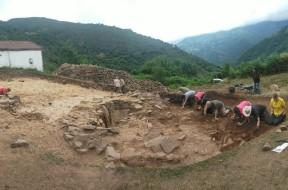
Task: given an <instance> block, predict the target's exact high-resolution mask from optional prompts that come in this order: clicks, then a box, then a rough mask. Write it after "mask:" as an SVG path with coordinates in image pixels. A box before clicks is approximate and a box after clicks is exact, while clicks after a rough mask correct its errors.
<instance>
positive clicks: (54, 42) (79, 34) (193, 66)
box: [0, 18, 216, 77]
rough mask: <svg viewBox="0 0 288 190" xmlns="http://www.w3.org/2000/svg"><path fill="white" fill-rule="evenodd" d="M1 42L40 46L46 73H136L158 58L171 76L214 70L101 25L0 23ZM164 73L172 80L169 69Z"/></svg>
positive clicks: (144, 38) (126, 31)
mask: <svg viewBox="0 0 288 190" xmlns="http://www.w3.org/2000/svg"><path fill="white" fill-rule="evenodd" d="M0 40H31V41H33V42H35V43H37V44H39V45H41V46H42V47H43V57H44V62H45V69H46V70H48V71H52V70H55V69H56V68H57V67H58V66H59V65H61V64H63V63H66V62H67V63H72V64H88V63H89V64H97V65H101V66H105V67H109V68H113V69H121V70H126V71H129V72H131V73H139V72H141V71H142V66H143V65H144V64H145V63H149V64H148V65H150V64H151V62H153V61H154V62H155V61H157V60H158V59H156V58H157V57H162V58H163V57H164V60H169V64H170V63H172V64H173V63H174V62H175V63H177V68H176V70H174V71H173V72H175V73H177V74H179V75H180V76H185V77H193V76H194V77H195V76H196V75H198V74H201V73H207V72H210V71H213V70H214V69H215V68H216V66H214V65H211V64H209V63H207V62H206V61H204V60H202V59H200V58H198V57H195V56H192V55H190V54H188V53H186V52H184V51H182V50H180V49H179V48H177V47H175V46H172V45H170V44H168V43H164V42H162V41H160V40H156V39H153V38H150V37H147V36H143V35H140V34H137V33H135V32H133V31H131V30H129V29H120V28H117V27H113V26H105V25H102V24H80V23H71V22H62V21H57V20H52V19H47V18H19V19H12V20H9V21H7V22H0ZM161 60H163V59H161ZM155 64H157V63H155ZM158 64H160V63H158ZM145 68H147V66H145ZM165 72H166V73H165ZM164 73H165V74H166V75H167V76H168V74H169V77H170V76H172V74H171V69H169V70H165V71H164Z"/></svg>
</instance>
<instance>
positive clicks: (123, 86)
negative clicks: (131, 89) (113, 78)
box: [120, 79, 126, 94]
mask: <svg viewBox="0 0 288 190" xmlns="http://www.w3.org/2000/svg"><path fill="white" fill-rule="evenodd" d="M125 86H126V84H125V81H124V79H120V89H121V92H122V93H123V94H124V93H125Z"/></svg>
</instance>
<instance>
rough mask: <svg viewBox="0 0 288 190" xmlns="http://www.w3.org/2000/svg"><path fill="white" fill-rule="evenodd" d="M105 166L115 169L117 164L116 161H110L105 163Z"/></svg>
mask: <svg viewBox="0 0 288 190" xmlns="http://www.w3.org/2000/svg"><path fill="white" fill-rule="evenodd" d="M105 168H106V169H115V168H116V166H115V163H114V162H108V163H107V164H106V165H105Z"/></svg>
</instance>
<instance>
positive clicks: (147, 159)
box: [0, 64, 270, 168]
mask: <svg viewBox="0 0 288 190" xmlns="http://www.w3.org/2000/svg"><path fill="white" fill-rule="evenodd" d="M115 77H119V78H122V79H124V81H125V82H126V86H125V91H124V93H117V92H115V89H114V88H115V87H114V86H113V79H114V78H115ZM0 80H1V83H2V84H3V85H5V86H9V87H10V88H11V89H12V91H11V94H10V95H9V96H8V97H6V96H3V97H1V99H0V106H1V113H2V115H3V116H4V117H2V122H3V123H4V122H5V125H4V126H3V127H2V128H1V131H2V135H3V138H4V139H5V140H6V141H7V143H9V142H11V143H12V144H13V143H14V145H13V146H14V147H21V143H23V142H24V143H23V144H24V145H25V146H28V147H29V148H31V152H32V153H31V154H34V153H35V154H39V155H40V156H41V158H42V157H43V159H48V158H51V155H53V158H54V157H55V159H54V160H57V161H59V162H62V161H63V162H64V161H65V162H71V163H73V162H76V161H79V162H81V163H83V164H86V165H93V166H99V167H105V168H116V167H147V168H175V167H179V166H186V165H191V164H194V163H197V162H200V161H203V160H206V159H208V158H211V157H214V156H216V155H219V154H221V153H222V152H224V151H227V150H230V149H233V148H234V147H236V146H242V145H243V144H245V143H246V142H247V141H250V140H251V139H253V138H255V137H257V136H259V135H261V134H263V133H265V132H266V131H268V130H269V129H270V127H268V126H266V125H265V124H263V126H262V127H261V128H260V129H259V130H256V129H255V128H254V127H253V126H251V127H237V126H236V124H235V122H233V121H232V119H231V118H230V116H231V115H228V116H227V117H225V118H224V117H223V118H220V119H219V120H217V121H216V120H214V117H213V116H212V115H211V116H208V117H204V116H203V115H202V113H201V111H197V110H196V109H192V108H191V107H189V106H186V107H185V108H184V109H183V108H181V102H182V99H183V95H182V94H181V93H179V92H177V91H172V90H168V89H167V88H166V87H164V86H163V85H161V84H160V83H157V82H152V81H137V80H135V79H133V78H132V77H131V76H130V75H129V74H128V73H126V72H123V71H114V70H111V69H106V68H101V67H97V66H90V65H85V66H83V65H69V64H64V65H62V66H61V67H60V68H59V70H58V71H57V73H56V74H55V75H54V76H48V75H47V76H46V75H43V74H42V75H40V74H35V73H29V72H28V73H27V72H22V71H17V70H16V71H9V72H6V73H5V74H2V75H1V79H0ZM207 94H208V95H210V96H213V97H215V98H217V99H219V100H222V101H225V103H226V104H227V105H228V106H230V107H232V106H233V105H235V104H237V103H238V102H239V101H241V100H243V99H244V96H242V95H241V94H229V93H228V91H227V90H226V89H221V88H220V89H219V88H218V89H214V90H209V91H207ZM253 102H256V103H264V102H267V98H264V97H261V98H260V97H255V98H253ZM9 135H10V136H12V137H9ZM12 140H13V142H12ZM14 141H15V142H14ZM15 143H16V145H15ZM17 143H19V145H17ZM12 144H11V147H12ZM1 149H3V147H2V148H1Z"/></svg>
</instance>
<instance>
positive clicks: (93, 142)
mask: <svg viewBox="0 0 288 190" xmlns="http://www.w3.org/2000/svg"><path fill="white" fill-rule="evenodd" d="M99 138H100V137H98V139H91V140H89V141H88V142H87V146H88V148H89V149H94V148H96V147H97V146H99V145H100V144H102V143H101V139H99Z"/></svg>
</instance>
